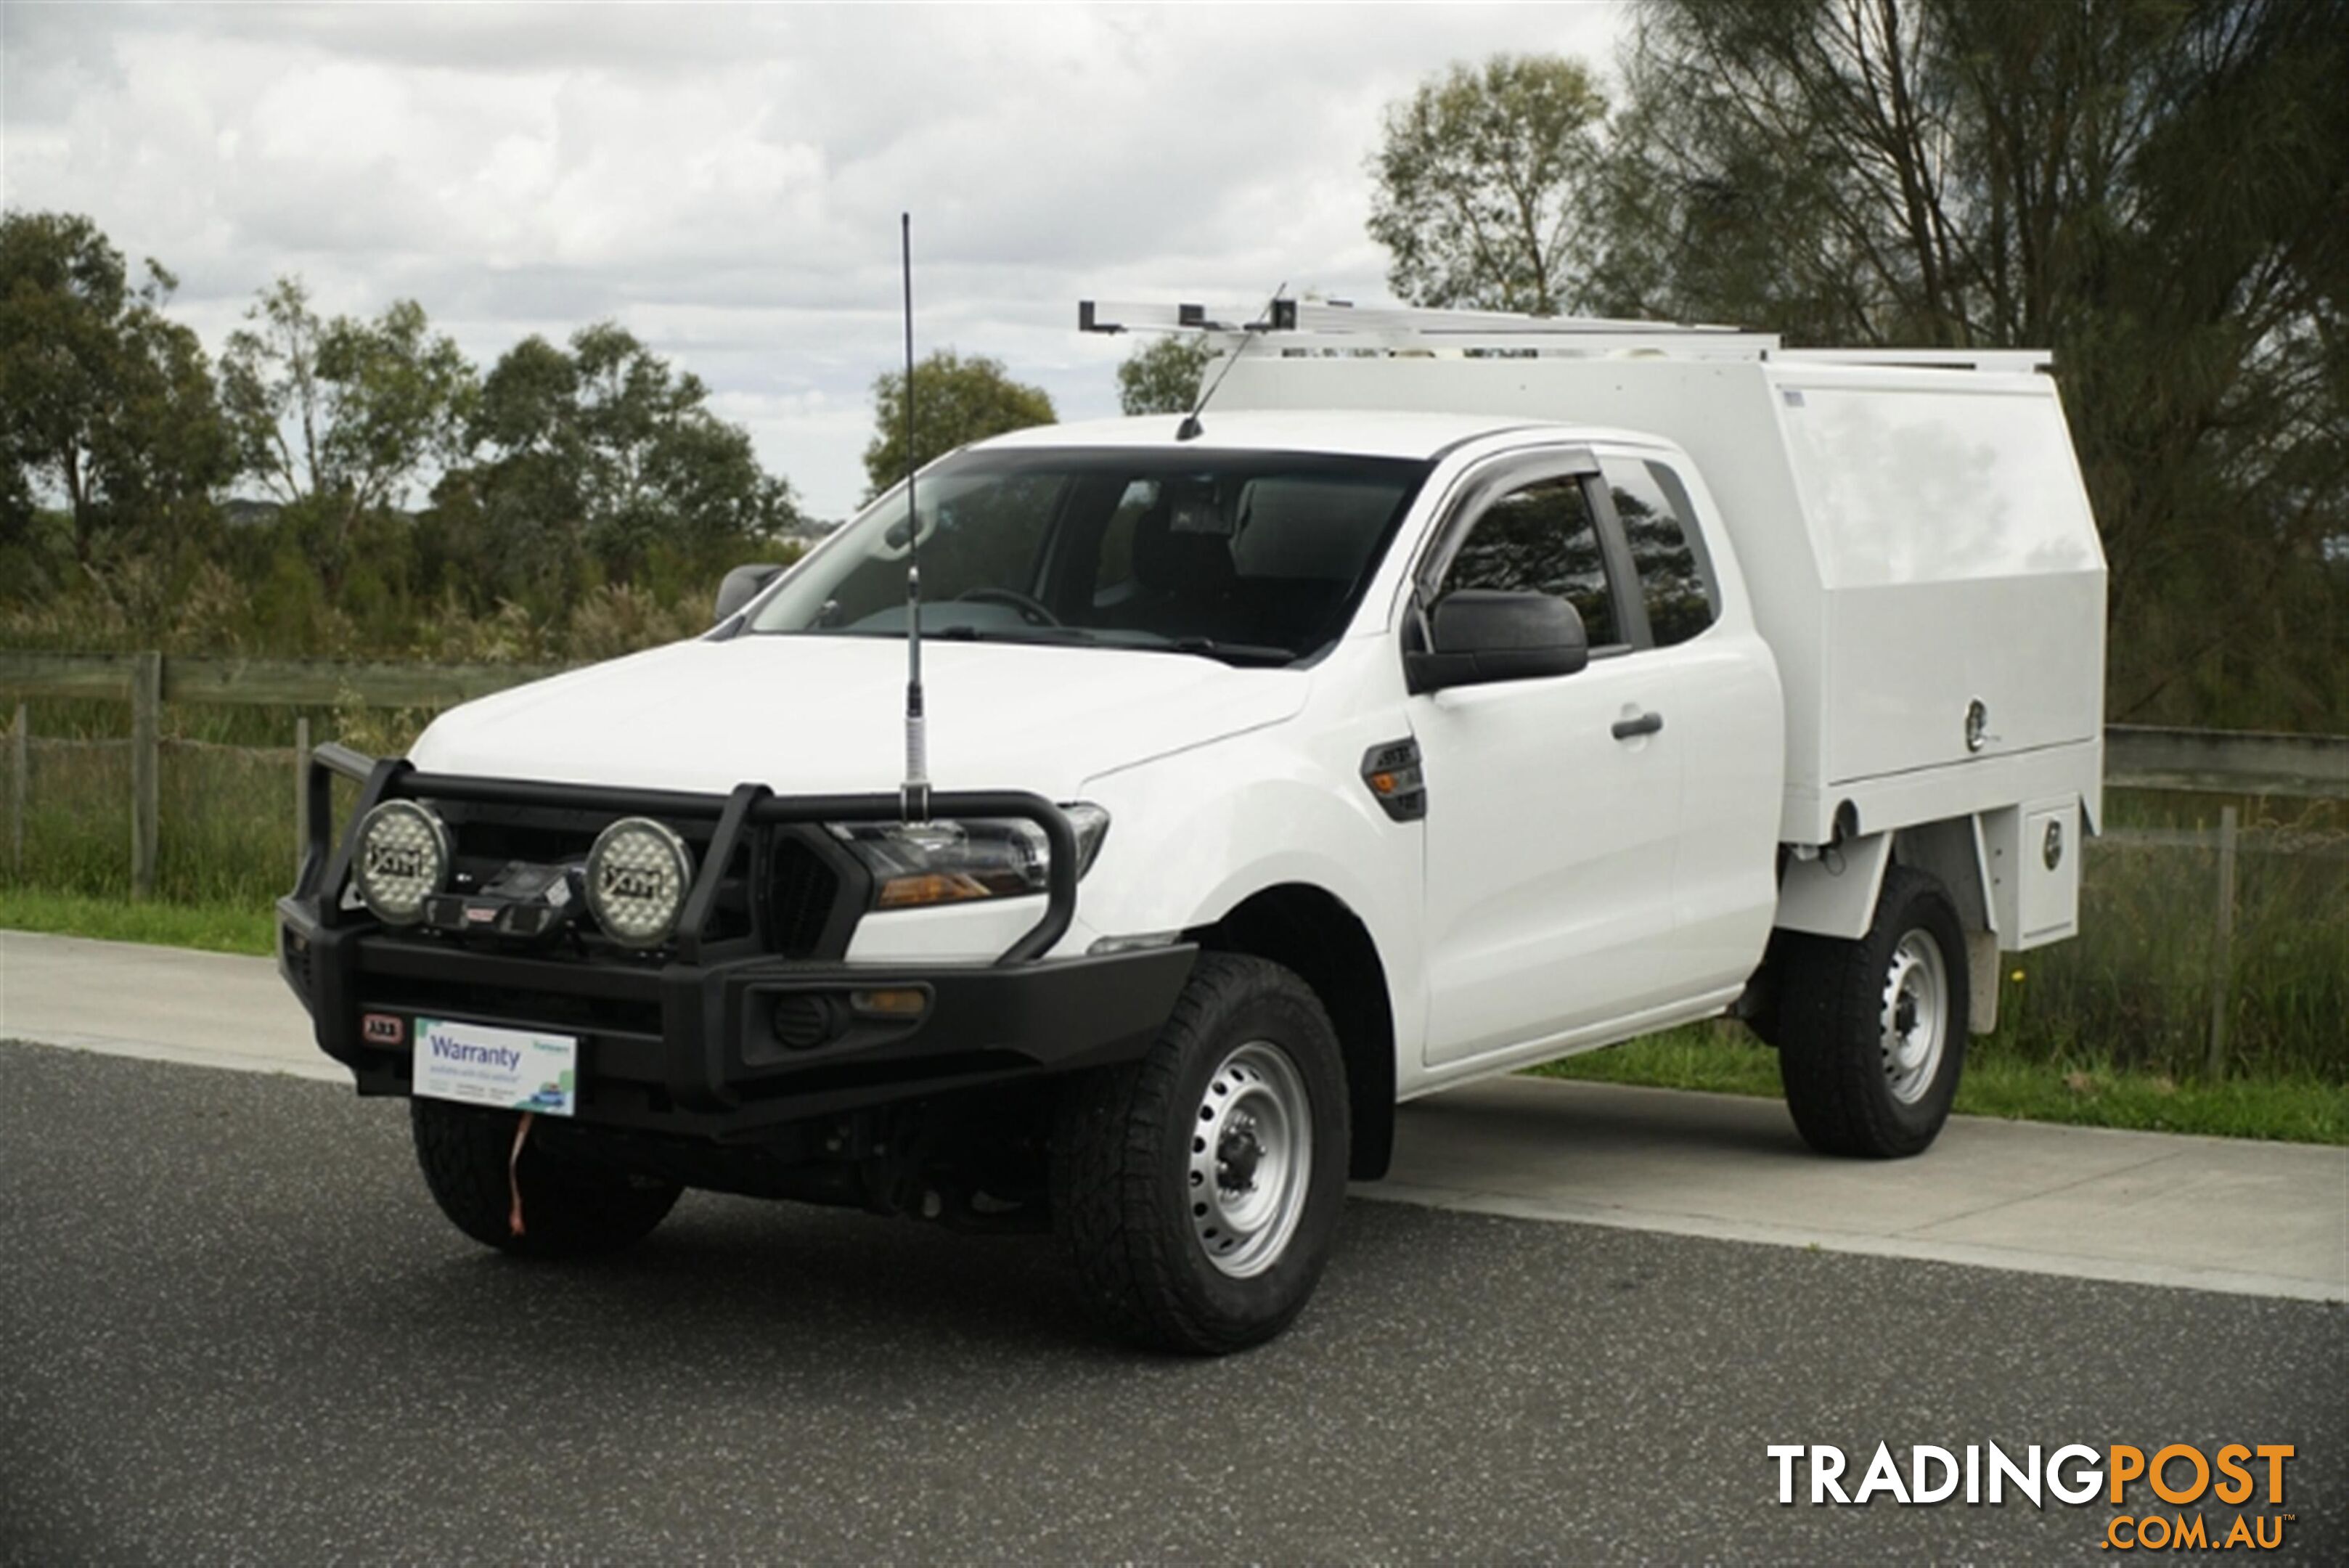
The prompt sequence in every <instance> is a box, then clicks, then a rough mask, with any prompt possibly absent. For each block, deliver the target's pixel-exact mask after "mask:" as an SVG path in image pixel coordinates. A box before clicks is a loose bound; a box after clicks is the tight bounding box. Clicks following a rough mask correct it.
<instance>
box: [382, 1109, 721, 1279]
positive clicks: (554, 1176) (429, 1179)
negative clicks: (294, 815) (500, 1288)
mask: <svg viewBox="0 0 2349 1568" xmlns="http://www.w3.org/2000/svg"><path fill="white" fill-rule="evenodd" d="M408 1106H409V1131H410V1132H411V1133H412V1134H413V1135H414V1137H415V1140H416V1163H417V1164H418V1165H419V1166H420V1167H422V1168H423V1171H424V1185H425V1186H427V1187H428V1188H429V1189H431V1190H432V1198H433V1201H435V1202H437V1203H439V1204H440V1212H442V1213H443V1214H446V1215H447V1216H448V1217H449V1218H450V1220H451V1221H452V1222H453V1223H454V1224H455V1225H456V1227H457V1229H458V1230H460V1231H463V1232H464V1233H465V1234H466V1235H468V1236H471V1238H472V1239H473V1240H474V1241H479V1242H481V1245H483V1246H485V1247H495V1248H496V1249H498V1251H502V1252H511V1253H513V1254H515V1255H516V1256H519V1257H531V1258H572V1257H581V1256H585V1255H587V1254H590V1253H595V1252H609V1251H616V1250H618V1249H619V1248H622V1247H626V1246H627V1245H629V1244H630V1243H632V1242H636V1241H642V1240H643V1239H644V1238H645V1237H646V1236H647V1235H649V1234H650V1233H651V1231H652V1229H653V1227H654V1226H656V1225H657V1224H659V1223H660V1222H661V1220H663V1219H665V1218H667V1214H668V1211H669V1210H671V1209H672V1208H675V1207H676V1205H677V1199H678V1194H679V1193H680V1192H682V1191H683V1190H684V1189H682V1188H680V1187H678V1185H677V1184H676V1183H674V1182H669V1181H663V1180H660V1179H657V1178H654V1177H647V1176H639V1175H634V1174H631V1173H629V1172H626V1171H622V1170H617V1169H615V1168H611V1167H608V1166H601V1165H593V1164H588V1163H585V1162H584V1161H580V1160H575V1159H568V1158H564V1157H562V1156H561V1155H558V1154H554V1153H550V1152H549V1151H547V1150H546V1149H543V1148H542V1147H539V1146H538V1144H537V1143H536V1142H534V1141H528V1140H526V1141H525V1142H524V1143H523V1149H522V1156H521V1158H520V1159H519V1160H515V1159H514V1134H515V1133H516V1132H517V1131H518V1130H519V1128H520V1126H521V1121H522V1117H521V1114H520V1113H519V1112H515V1111H498V1110H490V1109H487V1108H485V1107H481V1106H460V1105H452V1104H450V1102H448V1101H446V1100H429V1099H411V1100H409V1102H408ZM509 1161H512V1162H513V1163H512V1167H511V1169H512V1176H511V1179H510V1178H509V1175H508V1170H509V1164H508V1162H509ZM510 1182H511V1185H510ZM516 1187H519V1188H520V1189H521V1193H522V1211H523V1234H521V1235H519V1236H517V1235H515V1234H514V1233H513V1225H512V1213H513V1194H514V1189H515V1188H516Z"/></svg>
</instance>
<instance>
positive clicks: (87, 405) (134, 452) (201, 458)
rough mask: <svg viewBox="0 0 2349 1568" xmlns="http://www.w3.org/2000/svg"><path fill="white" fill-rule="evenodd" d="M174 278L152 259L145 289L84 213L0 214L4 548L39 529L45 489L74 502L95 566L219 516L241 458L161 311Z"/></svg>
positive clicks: (70, 531) (193, 352) (80, 550)
mask: <svg viewBox="0 0 2349 1568" xmlns="http://www.w3.org/2000/svg"><path fill="white" fill-rule="evenodd" d="M173 287H174V281H173V279H172V277H171V274H170V273H168V272H166V271H164V270H163V268H162V267H161V266H160V265H158V264H156V263H155V262H153V261H150V262H149V263H148V264H147V274H146V279H145V281H144V282H142V283H139V284H136V285H134V284H133V283H132V282H131V280H130V277H129V271H128V269H127V267H126V266H125V265H124V263H123V259H122V253H121V252H119V251H118V250H116V249H115V248H114V246H113V245H112V244H109V242H108V240H107V238H106V236H105V235H104V234H100V233H99V232H98V228H97V226H96V225H95V224H93V223H90V221H89V220H88V219H87V218H83V217H77V216H72V215H69V214H65V213H20V212H14V211H12V212H9V213H5V215H0V455H5V458H6V459H7V461H8V463H9V470H10V472H9V474H8V478H7V481H6V483H5V486H0V545H22V544H24V543H26V537H27V535H30V534H31V533H32V532H33V529H34V525H35V523H36V514H35V509H34V505H33V502H34V498H35V487H36V485H38V486H42V487H46V488H48V489H49V490H51V491H52V493H57V494H61V495H62V496H63V497H64V499H65V503H66V510H65V522H66V524H67V539H68V541H69V544H70V547H71V553H72V556H73V559H74V560H75V561H76V562H78V563H80V564H81V565H84V566H88V564H90V563H91V562H92V561H93V560H94V559H96V558H97V556H98V554H99V552H100V549H101V547H102V546H104V545H109V544H112V543H118V542H119V543H124V544H132V545H139V546H142V547H146V548H168V547H171V546H174V545H178V544H180V543H181V542H182V540H183V538H184V537H185V536H186V535H189V534H191V533H193V532H197V531H200V530H201V529H202V527H203V526H204V525H205V524H208V523H209V522H210V519H211V503H212V492H213V490H214V489H215V488H217V487H218V486H219V485H221V484H222V483H225V482H226V481H227V480H228V478H229V477H230V474H231V472H232V464H233V453H232V451H231V446H230V442H229V440H228V437H227V432H226V431H225V429H224V427H223V425H222V417H221V410H220V408H219V404H218V402H217V400H215V398H214V396H213V392H212V376H211V370H210V368H209V366H208V365H207V363H206V361H205V358H204V353H203V349H202V346H201V345H200V344H199V343H198V342H197V341H196V337H195V334H194V333H192V332H191V331H189V330H188V329H187V328H186V327H182V326H180V325H179V324H178V323H176V322H173V321H171V320H169V319H167V318H166V317H164V316H163V314H162V308H161V307H162V306H163V304H164V302H165V301H166V300H167V299H169V297H170V296H171V290H172V288H173ZM17 569H18V570H28V569H30V568H29V564H28V563H26V562H23V561H21V560H20V561H19V563H18V566H17Z"/></svg>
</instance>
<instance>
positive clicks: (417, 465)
mask: <svg viewBox="0 0 2349 1568" xmlns="http://www.w3.org/2000/svg"><path fill="white" fill-rule="evenodd" d="M245 319H246V321H247V322H249V323H251V325H250V326H247V327H241V328H239V329H238V330H237V331H235V332H233V333H232V334H230V336H229V340H228V351H227V353H226V354H225V355H224V356H223V357H222V394H223V396H224V398H225V400H226V402H227V404H228V409H229V412H230V415H231V416H232V418H233V420H234V421H235V425H236V431H237V438H238V441H239V443H240V450H241V453H242V456H243V462H244V468H245V472H247V473H249V474H251V475H252V476H253V477H254V479H256V480H258V481H259V482H260V483H261V484H262V486H263V487H264V489H266V490H268V491H269V492H270V493H272V494H273V495H274V496H275V497H276V498H277V499H278V500H280V501H282V502H285V504H288V505H290V506H295V507H298V508H301V509H302V510H303V511H304V512H305V514H309V515H310V516H312V517H313V518H315V520H316V524H317V525H318V527H319V529H320V531H321V532H320V544H319V548H320V551H321V555H322V557H323V558H322V559H321V560H320V561H319V563H318V565H319V566H320V567H321V569H322V570H323V571H324V573H325V575H326V577H327V579H328V580H329V582H332V581H335V580H336V579H337V577H338V576H339V574H340V571H341V569H342V566H343V564H344V556H345V554H346V552H347V545H348V542H349V538H350V534H351V530H352V528H353V527H354V526H356V524H357V523H358V521H359V520H360V519H361V518H362V517H365V516H367V514H370V513H373V512H376V511H378V510H380V509H382V508H386V507H397V506H398V505H399V504H401V503H402V502H404V501H405V499H406V496H407V490H408V487H409V484H411V483H414V482H415V480H416V479H417V478H418V476H419V474H420V473H422V472H423V471H424V470H425V469H426V468H428V467H429V466H430V465H432V464H433V463H435V462H447V461H450V460H452V459H454V458H456V457H457V456H458V455H460V452H461V451H462V441H461V435H462V432H463V431H464V428H465V422H466V420H467V417H468V415H469V413H470V411H471V406H472V401H473V398H474V396H475V378H474V373H473V368H472V366H471V364H470V363H468V362H467V360H466V358H465V357H464V354H463V353H462V352H461V351H460V349H459V348H458V347H457V344H456V342H455V340H454V339H452V338H450V337H447V336H446V335H437V336H436V335H435V334H433V333H432V331H431V328H430V324H429V322H428V321H427V320H426V318H425V315H424V307H423V306H420V305H418V304H417V303H416V302H415V301H414V300H409V299H403V300H398V301H395V302H394V303H393V304H392V305H391V306H389V307H388V309H386V310H385V311H384V313H383V314H382V315H381V316H379V317H377V318H376V319H375V320H374V321H371V322H368V321H360V320H357V319H355V318H353V317H347V316H338V317H335V318H334V319H332V320H322V319H320V317H319V316H318V314H317V312H316V311H315V310H314V309H312V308H311V306H310V295H309V291H308V289H307V288H305V286H303V283H302V280H301V279H300V278H298V277H290V276H289V277H281V278H279V279H278V280H277V281H276V282H275V283H274V284H273V285H271V286H269V287H267V288H265V289H263V290H262V291H261V293H260V295H259V296H257V297H256V298H255V299H254V304H253V306H252V307H251V308H249V309H248V310H247V311H246V312H245Z"/></svg>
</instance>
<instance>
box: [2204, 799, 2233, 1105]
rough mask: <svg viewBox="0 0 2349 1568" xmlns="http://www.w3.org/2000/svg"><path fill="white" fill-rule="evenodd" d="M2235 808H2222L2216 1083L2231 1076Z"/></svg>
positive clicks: (2214, 1002) (2213, 997)
mask: <svg viewBox="0 0 2349 1568" xmlns="http://www.w3.org/2000/svg"><path fill="white" fill-rule="evenodd" d="M2235 826H2236V824H2235V808H2234V807H2233V806H2231V805H2222V806H2220V808H2219V928H2218V936H2219V940H2218V941H2217V943H2216V944H2215V950H2214V951H2213V953H2212V955H2211V976H2210V1060H2209V1064H2208V1065H2207V1067H2206V1069H2205V1075H2207V1076H2208V1077H2209V1080H2210V1081H2211V1082H2212V1083H2214V1084H2215V1083H2217V1082H2218V1081H2219V1080H2220V1079H2221V1078H2223V1077H2225V1076H2226V1075H2227V1015H2228V1014H2229V1013H2230V1012H2233V1011H2234V1005H2233V1004H2234V999H2235Z"/></svg>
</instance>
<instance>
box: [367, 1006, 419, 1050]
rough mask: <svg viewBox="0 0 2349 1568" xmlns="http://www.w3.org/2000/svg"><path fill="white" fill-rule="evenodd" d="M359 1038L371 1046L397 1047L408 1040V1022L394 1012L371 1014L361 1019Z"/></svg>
mask: <svg viewBox="0 0 2349 1568" xmlns="http://www.w3.org/2000/svg"><path fill="white" fill-rule="evenodd" d="M359 1037H360V1038H361V1039H363V1040H365V1041H366V1042H367V1044H370V1045H397V1044H399V1043H400V1042H402V1041H404V1040H406V1039H407V1038H408V1020H406V1019H404V1018H402V1017H400V1016H399V1015H398V1013H394V1012H369V1013H365V1014H363V1015H361V1017H360V1019H359Z"/></svg>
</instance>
